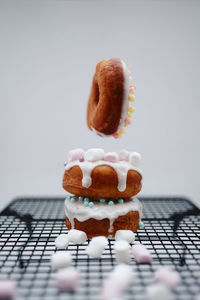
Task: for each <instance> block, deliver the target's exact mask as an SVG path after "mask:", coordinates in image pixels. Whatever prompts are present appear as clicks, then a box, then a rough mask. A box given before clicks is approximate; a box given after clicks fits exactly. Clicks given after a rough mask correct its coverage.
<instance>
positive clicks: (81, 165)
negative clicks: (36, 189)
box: [63, 149, 142, 198]
mask: <svg viewBox="0 0 200 300" xmlns="http://www.w3.org/2000/svg"><path fill="white" fill-rule="evenodd" d="M98 152H102V157H100V156H99V157H98V158H99V159H97V157H95V155H96V154H98ZM88 153H92V154H93V156H94V157H92V156H91V157H88V159H89V160H88V159H87V156H88ZM108 154H109V153H108ZM108 154H104V151H103V150H102V149H89V150H88V151H86V153H85V154H83V156H84V158H83V159H80V160H77V159H76V160H74V161H70V162H69V163H68V164H67V165H66V166H65V172H64V177H63V188H64V189H65V190H66V191H67V192H69V193H71V194H74V195H77V196H85V197H94V198H99V197H105V198H128V197H132V196H134V195H137V194H138V193H139V191H140V190H141V187H142V184H141V180H142V175H141V171H140V170H139V169H138V167H137V161H134V160H133V157H136V156H137V153H135V155H134V153H133V155H132V153H130V159H129V161H125V160H120V158H119V159H118V160H116V161H115V162H112V161H113V159H112V158H113V157H114V154H111V155H110V158H109V160H112V161H108V160H106V159H107V157H109V155H108ZM116 156H117V153H116ZM131 159H132V160H131Z"/></svg>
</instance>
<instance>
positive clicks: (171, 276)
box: [154, 267, 181, 289]
mask: <svg viewBox="0 0 200 300" xmlns="http://www.w3.org/2000/svg"><path fill="white" fill-rule="evenodd" d="M154 279H155V280H157V281H159V282H161V283H163V284H165V285H167V286H168V287H169V288H170V289H174V288H175V286H176V285H177V284H178V283H179V282H180V280H181V278H180V275H179V274H178V272H175V271H172V270H171V269H170V268H168V267H161V268H159V269H158V270H157V271H156V272H155V274H154Z"/></svg>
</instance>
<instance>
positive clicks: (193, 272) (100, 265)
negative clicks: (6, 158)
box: [0, 197, 200, 300]
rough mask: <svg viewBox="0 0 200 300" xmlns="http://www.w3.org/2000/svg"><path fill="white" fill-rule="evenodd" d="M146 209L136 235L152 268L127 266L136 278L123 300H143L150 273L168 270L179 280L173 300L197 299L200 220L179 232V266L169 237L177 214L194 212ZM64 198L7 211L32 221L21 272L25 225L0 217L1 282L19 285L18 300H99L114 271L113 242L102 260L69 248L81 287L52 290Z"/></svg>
mask: <svg viewBox="0 0 200 300" xmlns="http://www.w3.org/2000/svg"><path fill="white" fill-rule="evenodd" d="M140 200H141V201H142V203H143V205H144V214H143V221H144V224H145V228H144V229H142V230H138V231H137V233H136V241H140V242H142V243H143V244H144V245H146V246H147V247H148V249H149V250H150V251H151V253H152V257H153V262H152V264H150V265H149V264H137V263H136V262H135V261H134V259H132V261H131V265H132V268H133V270H134V271H135V274H136V277H135V279H134V280H133V282H132V284H131V285H130V287H129V289H128V290H127V292H126V293H125V295H124V298H123V299H125V300H133V299H136V300H137V299H146V294H145V291H146V287H147V286H148V285H150V284H151V283H154V280H153V273H154V272H155V271H156V270H157V268H158V267H160V266H161V265H168V266H170V267H172V269H174V270H176V271H178V272H179V274H180V275H181V283H180V284H179V285H178V286H177V287H176V289H175V290H174V292H173V299H187V300H190V299H191V300H192V299H196V297H197V295H199V294H200V251H199V250H200V216H199V215H198V216H187V217H185V218H184V219H183V220H182V221H181V223H180V226H179V228H178V231H177V238H178V239H179V241H182V242H183V243H184V245H185V246H186V249H187V252H186V263H185V265H184V266H180V265H179V262H180V256H181V254H182V251H183V249H182V246H181V244H180V242H179V241H178V240H177V239H176V238H175V237H173V234H172V233H173V221H171V220H169V217H170V216H171V215H172V214H173V213H175V212H184V211H187V210H189V209H192V208H193V209H197V208H196V207H195V206H194V205H193V204H192V203H191V202H190V201H188V200H187V199H184V198H167V197H166V198H147V197H143V198H140ZM63 203H64V198H57V199H56V198H20V199H16V200H15V201H13V202H11V204H10V205H9V208H11V209H13V210H15V211H18V212H20V213H23V214H26V213H31V215H32V216H33V218H34V220H33V222H32V225H33V235H32V239H31V240H30V241H29V242H28V244H27V245H26V247H25V248H24V251H23V254H22V257H23V260H24V262H25V266H24V268H23V269H21V268H20V267H19V261H18V250H19V247H20V246H21V245H22V244H24V243H25V242H26V241H27V239H28V237H29V234H28V231H27V229H26V226H25V224H24V222H22V221H20V220H19V219H17V218H16V217H13V216H6V215H5V210H4V211H2V213H1V214H0V249H1V251H0V279H7V278H10V279H14V280H16V281H17V283H18V296H17V300H19V299H20V300H21V299H29V300H33V299H35V300H36V299H48V300H51V299H52V300H53V299H57V300H60V299H66V300H67V299H72V300H73V299H74V300H86V299H87V300H89V299H91V300H98V299H100V291H101V285H102V281H103V280H104V279H105V278H106V277H107V276H108V274H109V272H110V271H111V270H112V269H113V267H114V266H115V265H116V261H115V254H114V251H113V245H114V240H109V245H108V247H107V248H106V249H105V251H104V253H103V255H102V258H101V259H91V258H88V256H87V255H86V253H85V248H86V246H87V245H88V241H87V242H86V243H85V244H81V245H74V244H70V245H69V246H68V249H67V251H70V252H71V254H72V257H73V265H74V266H75V267H76V268H77V269H78V270H80V272H81V282H80V286H79V288H78V290H77V292H76V293H67V292H59V291H58V290H57V288H56V285H55V272H53V271H52V270H51V266H50V256H51V255H52V254H53V253H54V252H55V251H56V248H55V245H54V241H55V238H56V237H57V236H58V235H59V234H61V233H66V232H67V228H66V226H65V222H64V209H63Z"/></svg>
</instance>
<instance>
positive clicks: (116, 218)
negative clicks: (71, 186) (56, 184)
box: [64, 196, 142, 238]
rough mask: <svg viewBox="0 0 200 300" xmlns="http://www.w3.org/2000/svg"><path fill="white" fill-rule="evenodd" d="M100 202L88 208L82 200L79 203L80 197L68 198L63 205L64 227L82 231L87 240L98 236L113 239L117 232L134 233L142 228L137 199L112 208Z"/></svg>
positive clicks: (117, 204)
mask: <svg viewBox="0 0 200 300" xmlns="http://www.w3.org/2000/svg"><path fill="white" fill-rule="evenodd" d="M72 200H73V202H72ZM101 200H104V199H100V201H101ZM100 201H99V202H98V203H97V202H95V204H94V206H93V207H90V206H85V203H86V202H85V201H84V199H81V201H80V197H71V196H68V197H67V199H66V200H65V204H64V207H65V214H66V226H67V227H68V228H69V229H72V228H74V229H78V230H82V231H84V232H85V233H86V234H87V237H88V238H92V237H94V236H99V235H104V236H113V237H114V236H115V233H116V231H117V230H132V231H136V230H137V229H138V228H139V227H140V226H142V222H141V217H142V204H141V202H140V201H139V200H138V199H136V198H134V199H129V200H127V202H125V203H117V202H115V204H114V205H112V206H110V205H109V201H108V202H106V203H101V202H100ZM89 203H91V202H89Z"/></svg>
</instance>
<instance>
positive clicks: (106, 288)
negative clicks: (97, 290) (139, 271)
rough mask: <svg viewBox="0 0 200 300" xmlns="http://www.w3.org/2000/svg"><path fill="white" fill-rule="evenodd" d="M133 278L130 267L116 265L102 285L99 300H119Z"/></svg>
mask: <svg viewBox="0 0 200 300" xmlns="http://www.w3.org/2000/svg"><path fill="white" fill-rule="evenodd" d="M134 277H135V276H134V273H133V271H132V268H131V267H130V266H128V265H124V264H120V265H117V266H116V267H115V268H114V270H113V271H112V272H111V273H110V274H109V276H108V278H107V279H106V280H105V281H104V283H103V287H102V293H101V299H102V300H114V299H121V296H122V293H123V292H124V291H125V290H126V289H127V288H128V286H129V284H130V283H131V281H132V280H133V279H134Z"/></svg>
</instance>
